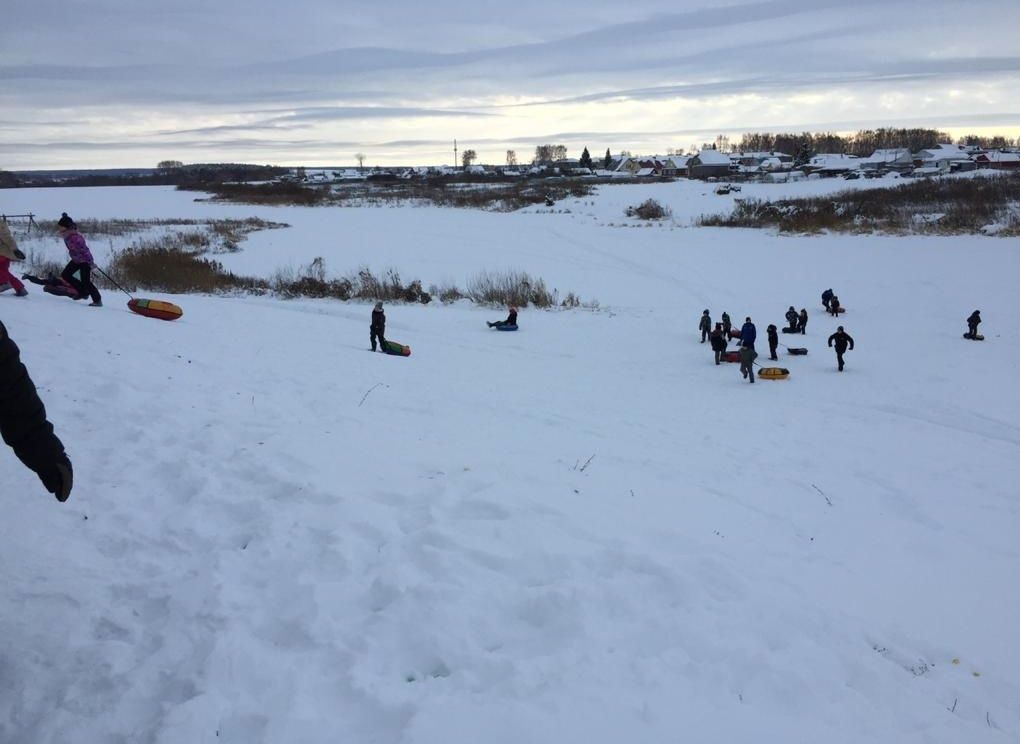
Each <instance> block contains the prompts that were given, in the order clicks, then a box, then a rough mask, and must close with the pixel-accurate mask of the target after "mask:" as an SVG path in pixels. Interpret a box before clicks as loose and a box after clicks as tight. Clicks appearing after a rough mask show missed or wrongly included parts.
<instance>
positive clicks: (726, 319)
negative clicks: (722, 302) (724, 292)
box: [721, 313, 733, 338]
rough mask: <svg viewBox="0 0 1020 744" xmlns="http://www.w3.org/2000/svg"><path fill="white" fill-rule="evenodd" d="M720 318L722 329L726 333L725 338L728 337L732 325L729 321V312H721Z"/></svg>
mask: <svg viewBox="0 0 1020 744" xmlns="http://www.w3.org/2000/svg"><path fill="white" fill-rule="evenodd" d="M721 320H722V330H723V333H725V334H726V338H729V337H730V329H731V328H732V327H733V324H732V323H730V314H729V313H723V314H722V319H721Z"/></svg>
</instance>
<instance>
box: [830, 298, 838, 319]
mask: <svg viewBox="0 0 1020 744" xmlns="http://www.w3.org/2000/svg"><path fill="white" fill-rule="evenodd" d="M829 315H831V316H832V317H833V318H838V317H839V298H838V297H837V296H836V295H833V296H832V297H830V298H829Z"/></svg>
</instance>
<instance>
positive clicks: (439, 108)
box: [0, 0, 1020, 170]
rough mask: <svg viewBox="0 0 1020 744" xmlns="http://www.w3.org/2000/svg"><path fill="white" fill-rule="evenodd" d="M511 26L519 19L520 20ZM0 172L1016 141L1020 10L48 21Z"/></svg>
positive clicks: (18, 47)
mask: <svg viewBox="0 0 1020 744" xmlns="http://www.w3.org/2000/svg"><path fill="white" fill-rule="evenodd" d="M511 11H512V12H511ZM4 13H5V17H4V23H3V25H2V26H0V169H6V170H25V169H46V168H100V167H111V168H113V167H152V166H154V165H155V164H156V163H157V162H158V161H160V160H166V159H172V160H181V161H183V162H186V163H191V162H228V161H229V162H255V163H268V164H276V165H290V166H296V165H317V164H318V165H334V166H344V165H348V166H353V165H356V162H357V161H356V158H355V155H356V154H357V153H363V154H364V155H365V164H366V165H369V166H371V165H395V164H408V165H412V164H442V163H452V162H453V157H454V151H453V143H454V140H456V141H457V144H458V148H459V149H460V151H463V150H464V149H473V150H475V151H476V152H477V153H478V159H479V161H480V162H485V163H504V162H506V157H507V151H508V150H513V151H515V153H516V155H517V159H518V160H519V161H520V162H527V161H529V160H530V158H531V156H532V155H533V153H534V148H535V146H536V145H539V144H545V143H548V144H562V145H565V146H566V147H567V149H568V154H569V155H571V156H573V157H577V156H578V155H579V154H580V152H581V150H582V148H583V147H588V148H589V149H590V150H591V152H592V154H593V155H602V154H604V153H605V150H606V149H607V148H609V149H610V150H611V151H612V152H614V153H615V152H618V151H620V150H629V151H632V152H634V153H644V154H653V153H664V152H665V151H666V150H667V149H676V150H680V149H683V150H690V149H691V148H692V147H697V146H700V144H701V143H703V142H711V141H713V140H714V139H715V138H716V136H717V135H719V134H725V135H727V136H729V137H730V139H731V140H733V139H739V135H740V133H742V132H745V131H764V130H770V131H841V132H846V131H854V130H857V129H862V128H871V127H879V126H924V127H934V128H939V129H944V130H947V131H949V132H950V133H951V134H952V135H953V136H960V135H962V134H965V133H970V132H974V133H980V134H989V133H998V134H1005V135H1007V136H1010V137H1016V136H1018V135H1020V100H1018V99H1020V43H1018V42H1017V40H1016V35H1015V34H1013V33H1011V32H1004V31H1003V30H1004V29H1012V28H1018V27H1020V3H1018V2H1016V0H932V1H926V2H918V1H917V0H854V2H835V1H834V0H766V1H765V2H726V1H724V2H721V3H720V2H713V3H709V2H707V1H705V0H668V1H667V0H634V1H633V2H629V3H620V2H618V0H584V1H583V2H579V1H570V2H556V3H550V2H539V1H538V0H517V2H515V3H513V4H512V5H511V6H508V5H507V4H506V3H505V2H500V3H495V2H490V1H489V0H475V2H470V3H468V2H448V1H446V0H434V1H433V2H429V3H419V2H417V1H416V0H415V1H412V0H388V1H387V2H363V1H362V0H354V1H345V2H342V3H337V2H335V0H291V1H290V2H287V3H280V2H265V1H264V0H247V1H246V2H239V1H238V0H218V1H217V2H216V3H208V2H206V0H167V1H166V2H163V3H160V4H159V5H158V6H157V5H153V4H150V3H147V2H141V1H138V0H78V1H75V2H68V0H62V1H57V0H38V1H37V2H33V3H30V4H29V3H17V4H15V5H14V6H13V7H10V8H6V9H5V11H4Z"/></svg>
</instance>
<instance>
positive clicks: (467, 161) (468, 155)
mask: <svg viewBox="0 0 1020 744" xmlns="http://www.w3.org/2000/svg"><path fill="white" fill-rule="evenodd" d="M477 159H478V153H476V152H475V151H474V150H465V151H464V152H462V153H461V154H460V162H461V163H462V164H463V165H464V170H467V169H468V168H469V167H470V166H471V163H473V162H474V161H475V160H477Z"/></svg>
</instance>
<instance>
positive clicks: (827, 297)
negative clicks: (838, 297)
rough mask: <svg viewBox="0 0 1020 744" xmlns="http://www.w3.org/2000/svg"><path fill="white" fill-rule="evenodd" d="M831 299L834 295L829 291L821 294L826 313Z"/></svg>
mask: <svg viewBox="0 0 1020 744" xmlns="http://www.w3.org/2000/svg"><path fill="white" fill-rule="evenodd" d="M833 297H835V295H834V294H833V292H832V290H831V289H827V290H825V291H824V292H822V304H823V305H825V310H826V312H828V310H829V302H831V301H832V298H833Z"/></svg>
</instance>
